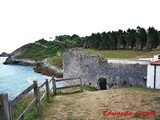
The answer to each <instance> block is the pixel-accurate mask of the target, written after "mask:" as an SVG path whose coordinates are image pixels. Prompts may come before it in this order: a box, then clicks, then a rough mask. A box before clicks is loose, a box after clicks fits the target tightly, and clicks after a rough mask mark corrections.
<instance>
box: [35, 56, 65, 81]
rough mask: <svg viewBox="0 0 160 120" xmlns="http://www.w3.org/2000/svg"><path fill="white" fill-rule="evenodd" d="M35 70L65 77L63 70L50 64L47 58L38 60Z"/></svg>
mask: <svg viewBox="0 0 160 120" xmlns="http://www.w3.org/2000/svg"><path fill="white" fill-rule="evenodd" d="M33 69H34V71H35V72H37V73H41V74H44V75H48V76H53V75H54V76H55V77H57V78H61V77H63V71H62V70H58V69H57V68H56V67H55V66H51V65H49V64H48V62H47V59H45V60H43V61H39V62H37V64H36V66H34V68H33Z"/></svg>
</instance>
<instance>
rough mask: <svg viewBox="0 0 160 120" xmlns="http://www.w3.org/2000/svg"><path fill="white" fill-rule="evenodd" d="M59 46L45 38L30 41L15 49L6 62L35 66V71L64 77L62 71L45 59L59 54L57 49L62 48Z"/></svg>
mask: <svg viewBox="0 0 160 120" xmlns="http://www.w3.org/2000/svg"><path fill="white" fill-rule="evenodd" d="M57 47H58V46H57V45H55V43H52V42H51V41H45V40H39V41H36V42H35V43H29V44H26V45H24V46H22V47H20V48H18V49H16V50H15V51H13V52H12V53H11V54H10V55H9V57H8V58H7V59H6V61H5V62H4V64H17V65H24V66H35V67H34V70H35V72H38V73H42V74H44V75H48V76H53V75H55V76H56V77H62V76H63V73H62V71H59V70H58V69H57V68H56V67H55V66H51V65H49V64H48V62H47V60H44V59H45V58H47V57H50V56H54V54H57V51H58V50H59V49H60V48H59V49H56V48H57ZM55 49H56V50H55ZM52 50H53V51H52Z"/></svg>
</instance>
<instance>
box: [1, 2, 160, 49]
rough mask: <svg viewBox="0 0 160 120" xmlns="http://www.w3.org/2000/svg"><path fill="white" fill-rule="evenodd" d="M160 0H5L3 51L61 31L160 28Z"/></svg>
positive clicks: (2, 35)
mask: <svg viewBox="0 0 160 120" xmlns="http://www.w3.org/2000/svg"><path fill="white" fill-rule="evenodd" d="M158 5H159V0H23V1H22V0H14V1H13V0H5V1H1V2H0V52H2V51H6V52H12V51H13V50H15V49H16V48H18V47H20V46H21V45H23V44H26V43H29V42H34V41H35V40H38V39H40V38H49V37H54V36H55V35H60V34H70V35H72V34H74V33H75V34H79V35H80V36H85V35H90V34H91V33H92V32H103V31H109V30H118V29H123V30H126V29H127V28H136V26H138V25H140V26H142V27H145V28H148V27H149V26H154V27H155V28H156V29H158V30H160V24H159V21H160V17H159V16H158V15H159V11H160V7H159V6H158Z"/></svg>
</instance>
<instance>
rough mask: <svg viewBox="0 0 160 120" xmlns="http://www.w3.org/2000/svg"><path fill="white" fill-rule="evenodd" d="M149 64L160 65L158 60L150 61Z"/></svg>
mask: <svg viewBox="0 0 160 120" xmlns="http://www.w3.org/2000/svg"><path fill="white" fill-rule="evenodd" d="M151 65H160V60H157V61H151Z"/></svg>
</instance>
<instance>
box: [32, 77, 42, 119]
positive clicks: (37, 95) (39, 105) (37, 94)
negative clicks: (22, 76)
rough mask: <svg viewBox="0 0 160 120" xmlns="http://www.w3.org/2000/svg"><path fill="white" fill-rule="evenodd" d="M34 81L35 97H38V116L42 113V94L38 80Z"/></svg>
mask: <svg viewBox="0 0 160 120" xmlns="http://www.w3.org/2000/svg"><path fill="white" fill-rule="evenodd" d="M33 83H34V97H35V99H36V108H37V117H39V116H41V115H42V109H41V103H40V95H39V88H38V82H37V81H36V80H35V81H33Z"/></svg>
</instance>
